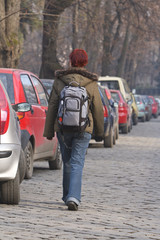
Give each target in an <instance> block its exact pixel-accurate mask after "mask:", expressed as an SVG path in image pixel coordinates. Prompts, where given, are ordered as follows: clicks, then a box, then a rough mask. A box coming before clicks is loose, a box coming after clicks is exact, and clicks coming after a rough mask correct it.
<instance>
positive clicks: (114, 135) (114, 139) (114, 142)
mask: <svg viewBox="0 0 160 240" xmlns="http://www.w3.org/2000/svg"><path fill="white" fill-rule="evenodd" d="M113 144H114V145H115V144H116V128H115V129H114V133H113Z"/></svg>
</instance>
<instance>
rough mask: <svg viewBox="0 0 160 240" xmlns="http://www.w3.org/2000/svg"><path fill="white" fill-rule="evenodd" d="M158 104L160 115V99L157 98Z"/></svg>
mask: <svg viewBox="0 0 160 240" xmlns="http://www.w3.org/2000/svg"><path fill="white" fill-rule="evenodd" d="M155 100H156V102H157V103H158V115H160V99H159V98H158V97H155Z"/></svg>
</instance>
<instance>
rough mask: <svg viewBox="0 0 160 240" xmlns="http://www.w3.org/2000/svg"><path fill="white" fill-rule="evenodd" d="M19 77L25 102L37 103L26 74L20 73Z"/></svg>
mask: <svg viewBox="0 0 160 240" xmlns="http://www.w3.org/2000/svg"><path fill="white" fill-rule="evenodd" d="M20 78H21V82H22V85H23V88H24V92H25V95H26V99H27V102H28V103H30V104H38V99H37V96H36V93H35V90H34V87H33V85H32V82H31V80H30V78H29V76H28V75H27V74H21V76H20Z"/></svg>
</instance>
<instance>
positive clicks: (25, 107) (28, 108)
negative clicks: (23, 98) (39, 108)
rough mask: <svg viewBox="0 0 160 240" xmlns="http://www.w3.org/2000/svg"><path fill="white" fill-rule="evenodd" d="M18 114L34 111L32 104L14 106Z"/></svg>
mask: <svg viewBox="0 0 160 240" xmlns="http://www.w3.org/2000/svg"><path fill="white" fill-rule="evenodd" d="M12 107H13V109H14V110H15V111H16V112H29V111H31V110H32V107H31V104H29V103H17V104H14V105H12Z"/></svg>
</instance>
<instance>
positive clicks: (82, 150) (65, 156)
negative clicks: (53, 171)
mask: <svg viewBox="0 0 160 240" xmlns="http://www.w3.org/2000/svg"><path fill="white" fill-rule="evenodd" d="M69 58H70V67H69V68H68V69H66V70H57V71H56V73H55V77H56V79H55V81H54V84H53V88H52V91H51V94H50V98H49V106H48V112H47V117H46V123H45V130H44V136H45V137H46V138H47V139H49V140H51V139H52V138H53V137H54V135H55V132H57V137H58V140H59V144H60V149H61V154H62V160H63V197H62V199H63V201H64V202H65V204H66V205H67V206H68V210H78V205H79V204H80V202H81V185H82V172H83V167H84V161H85V155H86V150H87V148H88V145H89V141H90V139H91V135H92V132H93V129H94V133H95V136H96V137H95V139H96V140H97V141H102V139H103V134H104V114H103V106H102V101H101V97H100V94H99V90H98V84H97V81H98V76H97V75H96V74H93V73H91V72H88V71H87V70H86V69H85V68H84V66H86V65H87V63H88V56H87V53H86V52H85V51H84V50H83V49H75V50H73V51H72V53H71V54H70V56H69ZM94 61H96V59H95V60H94ZM71 82H77V83H78V84H79V85H80V86H81V87H85V88H86V90H87V93H88V97H89V100H88V101H89V122H88V125H87V127H86V128H85V131H84V132H80V133H79V132H72V131H69V132H65V131H64V132H61V131H60V128H59V126H58V121H57V113H58V106H59V101H60V93H61V90H62V89H63V88H64V86H65V85H68V84H69V83H71ZM93 164H94V163H93Z"/></svg>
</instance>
